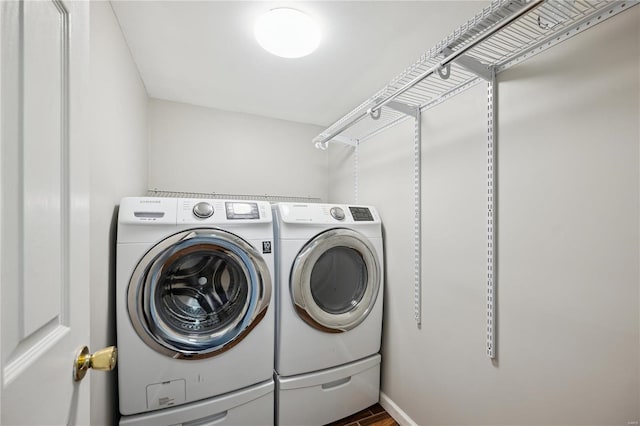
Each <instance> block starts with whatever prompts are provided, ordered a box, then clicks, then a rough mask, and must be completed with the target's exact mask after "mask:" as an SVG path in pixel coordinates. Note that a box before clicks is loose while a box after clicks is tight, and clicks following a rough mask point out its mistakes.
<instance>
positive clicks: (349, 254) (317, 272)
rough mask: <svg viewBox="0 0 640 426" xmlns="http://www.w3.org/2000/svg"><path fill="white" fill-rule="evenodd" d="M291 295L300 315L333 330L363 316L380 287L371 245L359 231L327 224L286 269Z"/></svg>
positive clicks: (347, 327) (349, 326)
mask: <svg viewBox="0 0 640 426" xmlns="http://www.w3.org/2000/svg"><path fill="white" fill-rule="evenodd" d="M290 285H291V295H292V298H293V303H294V305H295V308H296V311H297V312H298V315H299V316H300V318H302V319H303V320H304V321H306V322H307V323H308V324H309V325H311V326H312V327H315V328H317V329H319V330H322V331H326V332H331V333H339V332H343V331H347V330H350V329H352V328H354V327H356V326H357V325H358V324H360V323H361V322H362V321H364V319H365V318H366V317H367V315H369V312H370V311H371V309H372V307H373V305H374V304H375V302H376V299H377V296H378V290H379V288H380V267H379V265H378V260H377V257H376V255H375V249H374V248H373V246H372V245H371V244H370V243H369V241H368V240H367V239H366V237H364V236H363V235H361V234H360V233H358V232H356V231H353V230H349V229H332V230H330V231H326V232H324V233H322V234H320V235H318V236H316V237H315V238H314V239H312V240H311V241H309V243H307V244H306V245H305V246H304V247H303V249H302V250H301V251H300V253H299V254H298V256H297V257H296V260H295V262H294V265H293V267H292V270H291V283H290Z"/></svg>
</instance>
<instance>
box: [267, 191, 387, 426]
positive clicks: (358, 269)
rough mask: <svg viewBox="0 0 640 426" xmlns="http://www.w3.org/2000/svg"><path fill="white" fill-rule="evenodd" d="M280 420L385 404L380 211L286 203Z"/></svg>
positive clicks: (279, 222)
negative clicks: (381, 392)
mask: <svg viewBox="0 0 640 426" xmlns="http://www.w3.org/2000/svg"><path fill="white" fill-rule="evenodd" d="M274 213H275V220H276V228H275V229H276V250H277V256H276V264H277V267H276V271H277V272H276V277H277V278H276V279H277V285H276V301H277V302H276V304H277V308H278V309H277V313H276V364H275V367H276V368H275V369H276V373H277V378H276V387H277V391H278V394H277V398H276V400H277V407H276V418H277V419H279V423H280V424H281V425H294V424H298V425H314V424H325V423H329V422H331V421H334V420H337V419H339V418H342V417H346V416H348V415H350V414H353V413H354V412H357V411H359V410H361V409H363V408H366V407H368V406H370V405H372V404H374V403H376V402H378V394H379V380H380V355H379V354H378V352H379V350H380V341H381V331H382V305H383V243H382V226H381V221H380V217H379V216H378V213H377V211H376V210H375V209H374V208H373V207H368V206H348V205H335V204H298V203H280V204H277V205H275V206H274Z"/></svg>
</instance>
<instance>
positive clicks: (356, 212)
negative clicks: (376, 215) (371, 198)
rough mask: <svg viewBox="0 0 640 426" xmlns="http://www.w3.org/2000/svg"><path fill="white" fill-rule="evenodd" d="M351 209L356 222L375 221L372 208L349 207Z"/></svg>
mask: <svg viewBox="0 0 640 426" xmlns="http://www.w3.org/2000/svg"><path fill="white" fill-rule="evenodd" d="M349 211H351V216H353V220H355V221H356V222H360V221H373V216H372V215H371V210H369V209H368V208H366V207H349Z"/></svg>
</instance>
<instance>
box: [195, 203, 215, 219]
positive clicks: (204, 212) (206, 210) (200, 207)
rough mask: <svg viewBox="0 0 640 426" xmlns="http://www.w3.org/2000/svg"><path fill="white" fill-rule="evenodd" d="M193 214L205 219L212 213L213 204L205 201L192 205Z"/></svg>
mask: <svg viewBox="0 0 640 426" xmlns="http://www.w3.org/2000/svg"><path fill="white" fill-rule="evenodd" d="M193 214H194V215H196V217H199V218H200V219H206V218H208V217H211V215H212V214H213V206H212V205H211V204H209V203H207V202H205V201H202V202H199V203H198V204H196V205H195V206H193Z"/></svg>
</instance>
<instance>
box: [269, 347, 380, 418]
mask: <svg viewBox="0 0 640 426" xmlns="http://www.w3.org/2000/svg"><path fill="white" fill-rule="evenodd" d="M380 359H381V357H380V355H379V354H375V355H373V356H370V357H368V358H365V359H362V360H360V361H356V362H353V363H350V364H345V365H341V366H339V367H335V368H330V369H326V370H322V371H316V372H312V373H307V374H300V375H297V376H289V377H277V378H276V390H277V396H276V422H277V424H278V425H280V426H315V425H318V426H320V425H325V424H327V423H331V422H333V421H336V420H339V419H341V418H344V417H347V416H349V415H351V414H354V413H357V412H358V411H360V410H363V409H365V408H367V407H370V406H371V405H373V404H375V403H376V402H378V400H379V395H380Z"/></svg>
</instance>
